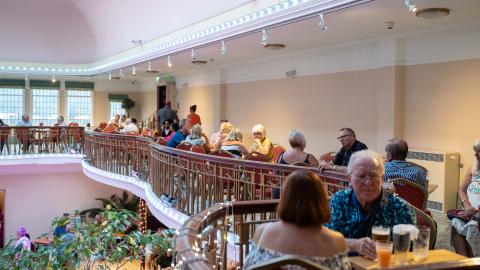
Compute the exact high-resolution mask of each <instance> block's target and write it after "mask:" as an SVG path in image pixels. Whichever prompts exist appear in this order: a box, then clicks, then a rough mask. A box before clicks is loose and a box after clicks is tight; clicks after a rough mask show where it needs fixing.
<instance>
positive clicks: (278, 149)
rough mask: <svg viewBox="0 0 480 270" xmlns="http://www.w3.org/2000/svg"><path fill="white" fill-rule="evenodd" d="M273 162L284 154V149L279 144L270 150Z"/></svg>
mask: <svg viewBox="0 0 480 270" xmlns="http://www.w3.org/2000/svg"><path fill="white" fill-rule="evenodd" d="M272 152H273V159H272V160H273V161H275V162H277V161H278V159H279V158H280V156H281V155H282V154H283V153H284V152H285V148H284V147H283V146H281V145H280V144H274V145H273V148H272Z"/></svg>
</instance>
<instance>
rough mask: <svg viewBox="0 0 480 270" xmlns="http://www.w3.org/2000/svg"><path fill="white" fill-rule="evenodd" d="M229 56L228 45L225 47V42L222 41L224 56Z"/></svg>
mask: <svg viewBox="0 0 480 270" xmlns="http://www.w3.org/2000/svg"><path fill="white" fill-rule="evenodd" d="M225 54H227V45H225V41H223V40H222V55H225Z"/></svg>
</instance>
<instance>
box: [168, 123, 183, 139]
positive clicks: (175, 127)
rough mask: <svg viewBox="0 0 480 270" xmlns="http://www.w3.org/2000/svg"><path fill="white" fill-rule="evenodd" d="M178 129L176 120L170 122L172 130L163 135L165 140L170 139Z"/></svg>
mask: <svg viewBox="0 0 480 270" xmlns="http://www.w3.org/2000/svg"><path fill="white" fill-rule="evenodd" d="M179 129H180V127H179V126H178V123H176V122H173V123H172V130H173V132H171V133H170V134H169V135H168V136H167V137H165V141H167V143H168V141H170V139H171V138H172V137H173V135H175V132H177V131H178V130H179Z"/></svg>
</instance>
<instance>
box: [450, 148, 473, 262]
mask: <svg viewBox="0 0 480 270" xmlns="http://www.w3.org/2000/svg"><path fill="white" fill-rule="evenodd" d="M473 151H474V154H473V155H474V156H475V159H474V161H473V165H472V166H471V167H470V168H469V170H468V171H467V173H466V174H465V178H464V179H463V182H462V184H461V185H460V188H459V189H458V198H459V199H460V201H461V202H462V205H463V208H464V211H465V215H466V216H468V217H473V216H474V215H475V214H477V213H478V212H479V211H480V192H478V190H480V139H477V140H476V141H475V143H474V144H473ZM478 226H479V224H478V221H477V220H474V219H472V220H471V221H469V222H465V221H463V220H461V219H458V218H454V219H452V235H451V238H452V244H453V247H454V248H455V252H457V253H458V254H461V255H464V256H467V257H470V258H473V257H479V256H480V241H479V239H480V230H479V227H478Z"/></svg>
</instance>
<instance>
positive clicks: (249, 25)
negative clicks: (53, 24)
mask: <svg viewBox="0 0 480 270" xmlns="http://www.w3.org/2000/svg"><path fill="white" fill-rule="evenodd" d="M369 1H371V0H287V1H284V2H281V3H278V4H276V5H273V6H269V7H267V8H262V9H259V10H257V11H255V12H251V13H249V14H247V15H244V16H241V17H236V18H233V19H231V20H228V21H224V22H223V23H220V24H215V25H211V26H210V27H206V28H203V29H201V30H197V31H193V32H192V33H190V34H188V35H182V36H180V37H172V38H168V37H167V38H165V37H162V38H159V39H157V40H154V41H151V42H148V43H145V44H143V46H141V48H136V49H132V50H129V51H127V52H125V53H122V54H119V55H116V56H113V57H110V58H108V59H104V60H101V61H98V62H95V63H91V64H85V65H76V64H68V65H53V64H38V63H37V64H36V63H22V64H19V63H6V62H0V73H16V74H24V73H28V74H40V75H45V74H47V75H59V76H72V75H75V76H92V75H96V74H100V73H104V72H108V71H111V70H115V69H118V68H122V67H126V66H131V65H134V64H137V63H141V62H145V61H148V60H151V59H158V58H162V57H167V56H168V55H172V54H176V53H179V52H183V51H186V50H189V49H191V48H198V47H202V46H206V45H208V44H212V43H215V42H220V41H222V40H228V39H232V38H234V37H238V36H242V35H247V34H250V33H252V32H255V31H259V30H261V29H265V28H269V27H272V26H274V25H280V24H283V23H286V22H290V21H295V20H297V19H299V18H305V17H308V16H312V15H315V14H318V13H321V12H325V11H331V10H336V9H339V8H344V7H346V6H351V5H356V4H360V3H365V2H369ZM172 36H174V35H172Z"/></svg>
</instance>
